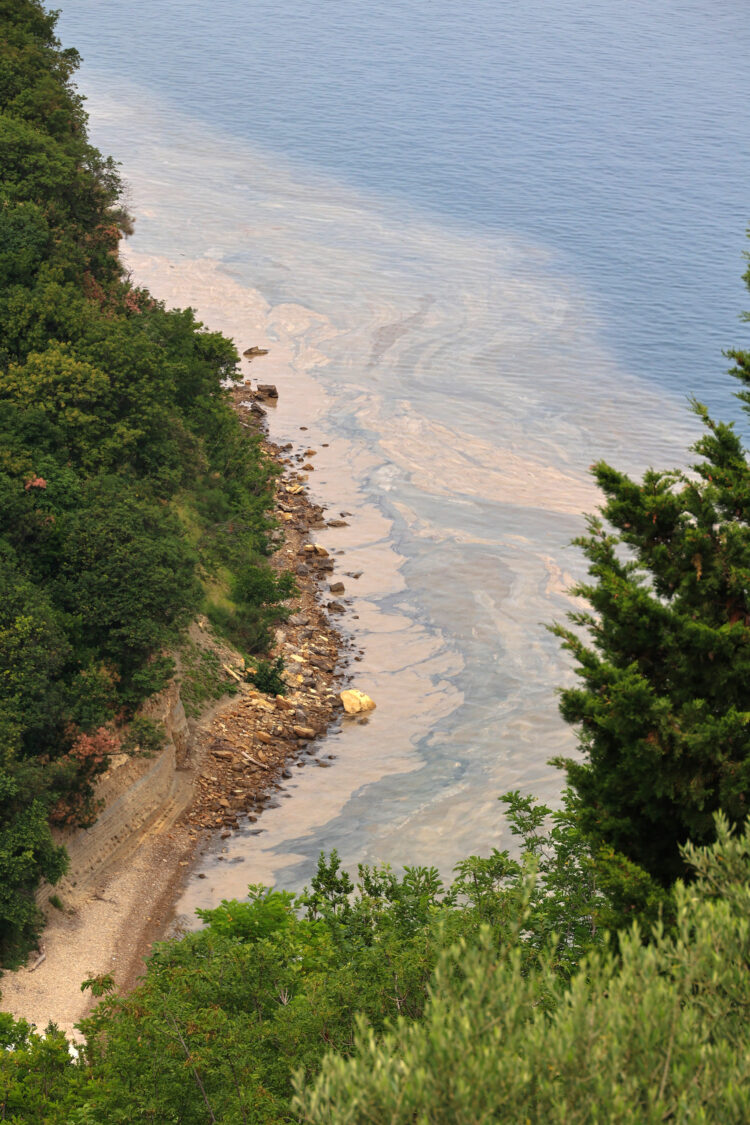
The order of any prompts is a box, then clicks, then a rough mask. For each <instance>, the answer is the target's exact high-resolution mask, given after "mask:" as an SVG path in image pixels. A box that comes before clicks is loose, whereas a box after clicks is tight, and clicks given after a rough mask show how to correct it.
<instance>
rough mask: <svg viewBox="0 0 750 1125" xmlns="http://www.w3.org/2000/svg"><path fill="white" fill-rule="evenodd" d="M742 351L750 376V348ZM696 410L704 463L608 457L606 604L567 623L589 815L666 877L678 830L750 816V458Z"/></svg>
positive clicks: (591, 544)
mask: <svg viewBox="0 0 750 1125" xmlns="http://www.w3.org/2000/svg"><path fill="white" fill-rule="evenodd" d="M746 281H747V282H748V284H750V271H749V272H748V274H747V275H746ZM731 354H732V356H733V358H734V359H735V362H736V367H735V369H734V371H733V374H735V375H736V376H737V377H739V378H740V379H741V380H742V381H743V382H744V383H746V384H750V354H748V353H745V352H734V353H731ZM738 397H739V398H740V399H741V400H743V402H744V405H745V409H746V410H747V409H748V403H749V402H750V396H749V395H748V392H746V391H743V392H740V394H739V396H738ZM695 410H696V412H697V413H698V414H699V416H700V417H701V418H702V420H703V423H704V426H705V432H704V435H703V436H702V437H701V439H700V440H699V441H698V442H697V444H696V445H695V447H694V452H695V453H696V454H697V455H698V458H699V459H698V460H697V461H696V462H695V464H694V465H693V467H692V471H691V472H681V471H672V472H657V471H654V470H650V471H649V472H647V473H646V474H645V476H644V477H643V479H642V480H641V481H634V480H632V479H631V478H629V477H628V476H626V475H625V474H623V473H620V472H618V471H616V470H615V469H613V468H611V467H610V466H609V465H607V464H604V463H600V464H598V465H596V466H595V467H594V474H595V477H596V480H597V482H598V484H599V486H600V488H601V489H602V491H603V493H604V495H605V498H606V502H605V504H604V506H603V508H602V515H603V519H599V518H595V519H591V520H590V525H589V534H588V536H586V537H584V538H581V539H579V540H577V542H578V543H579V545H580V546H582V547H583V550H584V551H585V553H586V555H587V557H588V559H589V563H590V566H589V573H590V575H591V580H590V581H589V582H585V583H583V584H582V585H580V586H579V587H578V588H577V589H576V591H575V592H576V593H577V594H579V595H581V596H582V597H584V598H586V599H587V600H588V602H589V603H590V605H591V607H592V609H591V611H590V612H581V613H573V614H571V615H570V617H571V621H572V623H573V626H574V628H573V629H565V628H562V627H558V628H557V630H556V631H557V632H558V634H559V635H560V636H561V637H562V638H563V642H564V645H565V647H566V648H567V649H569V650H570V652H572V654H573V655H574V657H575V659H576V662H577V671H578V674H579V677H580V679H581V681H582V682H581V684H580V685H579V686H577V687H574V688H570V689H568V690H566V691H564V692H563V693H562V708H561V709H562V713H563V715H564V717H565V718H566V719H567V720H568V721H569V722H571V723H575V724H577V725H578V728H579V731H580V746H581V749H582V750H583V754H584V756H583V760H582V761H567V762H565V763H564V765H565V768H566V770H567V774H568V780H569V783H570V785H571V787H572V789H573V790H574V793H575V804H576V808H577V811H578V815H579V818H580V823H581V825H582V826H583V827H584V829H585V830H586V832H587V833H588V834H589V835H590V836H591V838H592V839H593V840H595V841H599V842H602V843H605V844H607V845H609V846H611V847H613V848H614V849H616V850H617V851H619V852H621V853H623V854H624V855H626V856H627V857H629V858H630V859H631V860H633V861H634V862H635V863H637V864H639V865H641V866H642V867H643V868H644V869H646V870H647V871H649V872H650V873H651V874H652V875H654V876H655V877H656V878H657V879H659V880H661V881H662V882H663V883H665V884H668V883H669V882H670V881H671V880H673V879H674V878H675V877H676V876H677V875H679V874H683V873H684V865H683V861H682V859H681V855H680V845H681V844H684V843H685V842H686V841H687V840H688V839H690V840H692V841H694V842H695V843H706V842H708V841H709V840H711V839H712V838H713V831H714V814H715V812H717V811H718V810H721V811H723V812H724V813H725V814H726V815H727V817H728V818H729V820H730V821H731V822H732V823H735V824H737V823H742V822H743V821H744V819H745V817H746V816H747V814H748V811H749V804H748V801H749V798H750V698H749V697H748V682H750V463H749V462H748V452H747V450H746V449H745V447H744V446H743V444H742V441H741V439H740V437H739V435H738V434H737V433H736V431H735V429H734V427H733V426H732V425H727V424H725V423H720V422H715V421H713V420H712V419H711V418H710V417H709V415H708V412H707V411H706V410H705V408H704V407H702V406H700V405H699V404H697V403H696V404H695ZM586 633H587V634H588V643H586V641H585V640H584V636H585V634H586Z"/></svg>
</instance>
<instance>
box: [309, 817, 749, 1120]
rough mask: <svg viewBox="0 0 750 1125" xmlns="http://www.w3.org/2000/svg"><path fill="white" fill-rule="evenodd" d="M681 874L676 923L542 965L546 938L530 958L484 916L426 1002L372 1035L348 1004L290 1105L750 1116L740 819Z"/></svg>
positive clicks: (329, 1111)
mask: <svg viewBox="0 0 750 1125" xmlns="http://www.w3.org/2000/svg"><path fill="white" fill-rule="evenodd" d="M685 860H686V863H687V864H688V865H689V866H690V867H691V868H692V870H693V872H694V874H695V881H694V882H693V883H692V884H691V885H690V886H685V885H684V884H683V883H681V882H680V883H678V884H677V886H676V888H675V907H676V924H675V928H674V933H673V934H669V935H668V934H667V933H666V932H665V931H664V930H663V929H657V931H656V934H655V936H654V938H653V940H652V941H651V943H650V944H648V945H645V944H644V942H643V940H642V934H641V933H640V932H639V930H638V929H637V928H635V929H634V930H633V931H631V932H630V933H627V934H624V935H621V937H620V942H619V956H615V954H614V953H613V952H612V951H610V950H607V949H601V950H595V951H593V952H591V953H589V955H588V956H587V957H586V958H585V960H584V961H583V962H582V963H581V964H580V966H579V968H578V970H577V971H576V972H575V974H574V975H573V977H572V979H571V980H570V981H569V982H568V983H566V982H565V979H564V978H563V977H561V976H560V975H559V973H557V972H556V971H555V963H556V960H557V953H556V950H555V943H554V942H552V943H551V944H550V946H549V948H548V950H547V952H546V953H542V955H541V956H540V959H539V962H538V964H537V965H536V966H535V967H534V968H533V970H532V971H524V966H523V955H522V950H521V943H522V940H523V933H524V930H525V929H526V928H527V927H528V926H529V925H531V924H533V923H532V921H531V914H530V913H529V912H528V910H526V911H521V913H519V915H518V916H517V918H516V920H515V927H516V940H515V941H514V940H510V941H505V942H503V943H501V944H498V943H497V941H496V938H495V935H494V934H493V932H492V930H491V929H490V928H489V927H486V928H485V929H484V930H483V931H482V933H481V934H480V935H478V937H477V939H476V940H474V941H473V942H469V941H467V940H466V938H462V939H461V940H460V941H459V942H458V943H457V944H455V945H452V946H451V947H449V948H447V949H444V950H443V951H442V952H441V954H440V957H439V959H438V963H437V966H436V969H435V972H434V975H433V976H432V979H431V982H430V985H429V989H428V1000H427V1003H426V1006H425V1011H424V1017H423V1019H422V1020H420V1021H419V1022H414V1021H413V1020H410V1019H406V1018H404V1017H403V1016H399V1018H398V1019H396V1020H394V1021H392V1022H391V1025H390V1026H389V1028H388V1029H387V1030H386V1032H385V1034H378V1030H377V1029H376V1028H374V1027H373V1026H372V1025H371V1024H368V1022H367V1020H366V1019H364V1018H360V1020H359V1021H358V1027H357V1032H356V1036H355V1043H354V1049H353V1052H352V1057H351V1058H348V1059H347V1058H344V1057H342V1056H341V1055H334V1054H331V1055H329V1056H328V1057H327V1058H326V1059H325V1061H324V1062H323V1066H322V1070H321V1073H320V1075H319V1076H318V1078H317V1079H316V1080H315V1081H314V1082H312V1083H310V1084H309V1085H306V1079H305V1075H304V1074H303V1073H302V1072H300V1073H299V1074H298V1076H297V1080H296V1085H297V1096H296V1098H295V1100H294V1102H293V1104H292V1111H293V1114H294V1117H295V1118H296V1119H298V1120H301V1121H305V1122H311V1123H312V1122H314V1123H315V1125H327V1123H330V1125H334V1123H335V1125H365V1123H366V1125H401V1123H403V1125H412V1123H414V1122H420V1123H421V1122H424V1123H425V1125H428V1123H429V1125H478V1123H480V1122H488V1123H489V1122H495V1121H507V1122H528V1123H529V1125H536V1123H538V1125H551V1123H553V1122H559V1123H560V1125H571V1122H580V1123H581V1125H584V1123H591V1125H598V1123H600V1122H604V1121H606V1122H612V1123H617V1125H660V1123H661V1122H664V1121H672V1122H675V1125H688V1123H692V1122H697V1121H702V1122H724V1123H726V1125H730V1123H731V1125H742V1123H744V1122H746V1121H747V1120H748V1119H750V1050H749V1049H748V1048H749V1046H750V1042H749V1036H748V1027H747V1012H748V1008H749V1007H750V974H749V973H748V969H747V966H748V959H749V958H750V923H748V918H750V829H748V828H746V829H745V832H744V834H743V835H741V836H736V837H732V836H731V835H730V831H729V827H728V823H727V821H726V819H725V818H721V817H720V818H719V820H718V842H717V843H716V844H715V845H714V846H713V847H710V848H708V849H704V850H698V849H696V848H694V847H692V846H690V847H688V848H687V849H686V851H685Z"/></svg>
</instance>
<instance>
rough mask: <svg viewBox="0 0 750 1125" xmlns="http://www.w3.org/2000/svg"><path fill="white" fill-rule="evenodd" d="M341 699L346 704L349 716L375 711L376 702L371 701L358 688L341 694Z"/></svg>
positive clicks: (349, 689) (348, 689) (345, 708)
mask: <svg viewBox="0 0 750 1125" xmlns="http://www.w3.org/2000/svg"><path fill="white" fill-rule="evenodd" d="M339 698H340V700H341V702H342V703H343V704H344V710H345V711H346V713H347V715H359V714H360V713H361V712H362V711H374V710H375V700H374V699H370V697H369V695H365V693H364V692H363V691H358V690H357V688H347V689H346V691H342V692H340V694H339Z"/></svg>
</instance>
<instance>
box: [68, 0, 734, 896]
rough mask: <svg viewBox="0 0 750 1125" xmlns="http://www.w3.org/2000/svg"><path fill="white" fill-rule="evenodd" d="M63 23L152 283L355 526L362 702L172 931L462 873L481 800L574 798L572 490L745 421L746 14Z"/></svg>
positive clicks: (325, 497) (515, 9)
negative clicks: (569, 761) (367, 699)
mask: <svg viewBox="0 0 750 1125" xmlns="http://www.w3.org/2000/svg"><path fill="white" fill-rule="evenodd" d="M59 29H60V34H61V37H62V39H63V41H64V43H65V44H66V45H68V44H70V45H75V46H77V47H78V48H79V50H80V51H81V54H82V55H83V58H84V65H83V68H82V70H81V72H80V76H79V84H80V88H81V90H82V92H83V93H84V94H85V95H86V96H87V98H88V108H89V112H90V115H91V122H90V124H91V131H92V136H93V138H94V140H95V142H96V143H97V144H98V145H99V147H101V148H103V149H104V150H105V151H108V152H112V153H114V155H115V156H116V158H117V159H119V160H120V161H121V162H122V169H123V174H124V176H125V178H126V180H127V181H128V183H129V184H130V185H131V193H132V201H131V202H132V206H133V208H134V210H135V212H136V218H137V224H136V235H135V237H134V238H133V239H132V241H131V243H130V247H129V249H128V253H129V254H131V255H132V262H133V265H134V269H135V271H136V279H137V280H143V281H145V282H146V283H148V284H149V285H151V287H152V288H153V291H154V292H156V293H157V294H158V295H160V296H165V297H166V298H167V299H168V300H170V301H173V302H176V303H180V304H192V305H194V306H195V307H197V309H198V311H199V313H200V315H201V316H202V317H204V318H205V319H206V321H207V322H208V323H210V324H212V325H215V326H217V327H221V328H222V329H224V330H227V331H230V333H231V334H233V335H234V336H235V338H236V340H237V342H238V343H240V344H241V345H242V346H243V347H245V346H247V344H256V343H261V344H264V345H265V346H267V347H268V348H269V355H268V357H267V359H264V360H263V361H258V362H257V363H254V364H253V367H252V368H251V369H248V372H249V373H251V374H252V375H253V376H254V377H257V378H259V379H263V378H264V377H269V376H272V377H273V378H276V379H277V380H278V382H279V386H280V389H281V399H280V404H279V407H278V410H277V411H276V412H275V414H274V416H273V418H272V420H271V430H272V434H273V435H274V436H276V437H277V438H279V439H281V440H284V441H287V440H291V441H294V442H295V443H299V442H300V441H301V440H302V441H304V443H305V445H306V444H307V443H310V444H311V445H312V446H314V447H315V448H316V449H317V451H318V455H317V459H316V462H315V469H316V471H315V472H314V473H313V474H312V475H311V477H312V479H311V481H310V487H311V489H312V491H313V494H314V495H315V496H316V497H317V499H319V500H320V501H321V502H324V503H326V504H327V505H329V507H330V508H331V510H332V513H333V514H337V513H335V511H334V510H335V509H344V510H349V511H350V512H352V516H351V517H348V519H349V523H350V526H349V527H348V528H345V529H342V530H339V531H335V532H334V531H333V530H331V531H329V532H326V533H325V537H324V538H325V542H326V544H327V545H328V546H329V548H330V549H331V551H332V552H343V554H341V556H340V557H339V556H338V555H337V554H334V557H335V558H336V562H337V575H341V576H343V580H344V582H345V584H346V587H347V589H346V594H347V597H350V598H351V599H352V603H351V606H350V612H349V615H348V616H347V617H346V618H345V620H344V626H345V628H349V629H351V630H352V631H353V633H354V636H355V637H356V640H357V644H358V645H361V647H362V649H363V650H364V655H363V659H362V661H361V662H357V663H356V664H353V666H352V667H353V670H354V671H355V672H356V675H357V678H358V683H359V684H360V686H363V687H365V689H366V690H370V691H371V693H372V694H373V695H374V697H375V698H376V699H377V702H378V709H377V710H376V711H375V712H374V713H373V716H372V718H371V721H370V722H369V724H368V725H367V726H361V727H360V726H355V725H350V726H344V727H343V728H342V729H341V731H340V732H339V733H338V734H337V735H335V736H334V737H333V738H332V739H329V741H328V743H327V745H328V747H330V748H333V749H334V750H335V752H336V753H337V755H338V760H337V761H336V763H335V768H333V769H330V770H326V771H323V770H316V769H305V770H301V771H299V776H297V777H295V779H294V782H293V783H291V784H290V787H289V794H290V796H291V799H290V800H287V801H281V802H280V804H279V807H278V808H276V809H272V810H270V811H269V812H267V813H265V814H264V816H263V818H262V822H261V823H262V825H263V827H262V832H261V834H260V835H255V834H254V833H255V832H256V831H257V830H256V829H253V830H252V832H250V831H247V832H243V833H240V834H239V836H237V837H235V838H234V839H233V840H232V841H229V842H227V844H226V848H225V852H226V854H225V856H224V859H225V860H226V859H233V860H235V861H238V862H237V863H236V864H234V863H227V862H223V863H217V862H212V861H211V859H210V858H209V859H207V861H206V867H205V870H204V871H203V872H202V873H203V874H208V875H209V878H207V879H205V880H203V881H201V883H197V882H194V883H193V884H192V885H191V889H190V890H189V893H188V895H187V897H186V899H185V903H184V909H185V910H186V911H189V910H190V909H192V907H193V906H195V905H203V906H205V905H210V904H211V903H212V902H214V901H215V900H216V898H217V897H221V896H223V895H227V894H240V893H242V891H243V888H244V886H245V884H246V883H247V882H248V881H261V880H265V881H266V882H269V881H273V880H278V881H279V882H281V883H282V884H284V885H287V886H291V887H296V886H299V885H300V884H301V883H302V882H303V881H304V879H306V878H308V877H309V874H310V870H311V866H312V865H313V864H314V862H315V858H316V856H317V854H318V852H319V851H320V849H321V848H330V847H332V846H336V847H338V849H339V851H340V853H341V855H342V856H343V858H344V860H345V862H346V863H347V864H349V865H350V866H351V865H353V864H354V863H355V862H356V861H357V860H358V859H365V860H376V859H385V860H390V861H393V862H394V863H398V862H412V863H413V862H430V863H432V862H437V863H439V864H440V866H441V867H442V868H443V869H444V870H449V869H450V866H451V864H452V863H453V862H455V860H456V859H458V858H459V857H460V856H461V855H463V854H466V853H468V852H469V851H471V850H478V851H483V850H486V849H487V848H489V847H490V846H493V845H498V846H506V845H507V843H508V842H509V841H508V839H507V832H506V830H505V828H504V826H503V821H502V817H501V816H500V815H499V811H498V806H497V797H498V795H499V794H500V793H502V792H503V791H505V790H507V789H509V788H515V787H519V788H521V789H524V790H526V791H531V792H535V793H538V794H540V795H541V796H543V797H545V798H547V799H549V800H551V801H555V800H557V799H559V793H560V788H561V777H560V774H559V773H558V772H557V771H556V770H555V769H553V768H551V767H550V766H549V765H548V761H549V759H550V758H551V757H552V756H554V755H559V754H570V753H573V752H574V751H575V737H574V734H573V733H572V732H571V731H570V730H568V728H566V727H565V725H564V724H563V723H562V720H561V719H560V718H559V716H558V714H557V708H556V698H555V687H556V686H558V685H560V684H561V683H564V682H570V678H571V670H570V668H569V666H568V665H567V663H566V661H565V659H564V658H563V656H562V655H561V653H560V651H559V646H558V644H557V642H556V640H555V639H554V638H552V637H551V636H550V635H549V633H548V632H547V630H546V628H545V624H546V623H547V622H549V621H551V620H553V619H557V620H560V619H561V618H562V617H563V616H564V614H565V612H566V611H567V610H569V609H570V608H571V601H570V598H569V597H568V595H567V593H566V590H567V589H568V588H569V587H570V584H571V582H572V581H573V580H574V579H576V578H580V577H581V574H582V561H581V558H580V554H579V552H577V551H576V550H575V549H572V548H571V547H570V546H569V544H570V540H571V538H572V537H573V536H574V535H575V534H577V533H579V532H580V531H581V529H582V527H583V513H584V512H586V511H591V510H592V509H593V508H594V507H595V506H596V504H597V502H598V498H597V495H596V493H595V491H594V490H593V488H592V486H591V484H590V482H589V480H588V476H587V468H588V466H589V463H590V462H591V461H593V460H595V459H596V458H597V457H606V458H607V459H608V460H610V461H612V463H614V464H616V465H617V466H618V467H622V468H624V469H626V470H628V471H634V472H638V471H641V470H642V469H643V468H644V467H645V466H647V465H648V464H654V465H657V466H659V467H664V468H668V467H671V466H672V465H673V464H685V463H686V462H687V460H688V459H689V454H688V452H687V450H688V446H689V445H690V443H691V441H692V440H694V439H695V437H696V435H697V433H698V425H697V422H696V420H695V419H694V418H693V417H692V415H691V414H690V413H689V410H688V406H687V399H688V396H689V395H693V394H694V395H697V396H698V397H699V398H700V399H702V400H703V401H705V402H707V403H708V404H709V406H710V407H711V409H712V410H714V411H716V412H718V413H720V414H721V415H722V416H724V417H731V418H735V419H738V420H739V424H740V425H742V426H743V427H744V424H745V420H744V418H743V416H742V415H741V412H740V411H739V409H738V406H737V403H736V401H735V400H734V399H733V398H732V393H733V391H734V386H733V383H732V380H731V379H730V378H729V377H728V376H727V375H726V373H725V371H726V367H727V364H728V361H727V360H726V359H725V357H724V356H723V355H722V349H723V348H727V347H733V346H742V345H747V344H748V337H749V333H748V327H747V325H746V324H743V323H742V322H741V321H740V314H741V311H742V310H743V308H745V307H750V295H748V294H747V292H746V290H745V288H744V286H743V283H742V280H741V275H742V273H743V271H744V268H745V262H744V259H743V253H744V250H745V246H746V237H745V229H746V226H747V223H748V218H749V217H750V192H749V191H748V187H747V185H748V184H749V183H750V125H749V123H750V88H748V85H747V83H746V82H744V81H743V80H742V75H741V70H740V61H741V60H743V59H744V58H745V57H746V56H747V54H748V49H749V48H750V21H748V20H747V10H746V8H745V7H744V5H741V4H740V3H739V2H736V0H712V2H710V3H709V2H708V0H664V2H662V3H660V4H654V3H653V2H650V0H649V2H647V0H631V2H630V3H628V4H627V5H623V4H614V3H612V2H611V0H525V2H521V0H505V2H498V0H493V2H492V3H490V2H489V0H464V2H463V3H461V4H458V3H455V2H451V0H429V2H428V0H386V2H384V3H381V4H380V5H372V4H369V3H367V4H365V3H363V2H362V0H347V2H346V3H344V2H343V0H327V2H326V3H325V4H322V5H312V4H310V3H305V2H303V0H286V2H285V3H283V4H279V3H271V0H254V2H253V3H248V2H247V0H214V2H212V3H207V2H204V0H181V2H180V3H178V2H177V0H131V2H130V3H128V4H127V5H125V4H122V3H121V2H119V0H117V2H115V0H67V2H66V3H64V8H63V14H62V17H61V20H60V25H59ZM250 332H252V333H253V335H251V336H249V335H248V333H250ZM262 364H265V365H266V366H262ZM274 365H275V366H274ZM300 425H305V427H306V432H305V434H304V436H303V435H301V434H300V432H299V431H300ZM305 445H303V446H302V447H301V448H302V449H304V448H305ZM359 572H361V578H357V579H354V578H352V577H350V576H351V575H352V574H356V573H359ZM296 772H297V771H295V773H296ZM220 846H223V845H220ZM239 861H242V862H239Z"/></svg>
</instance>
